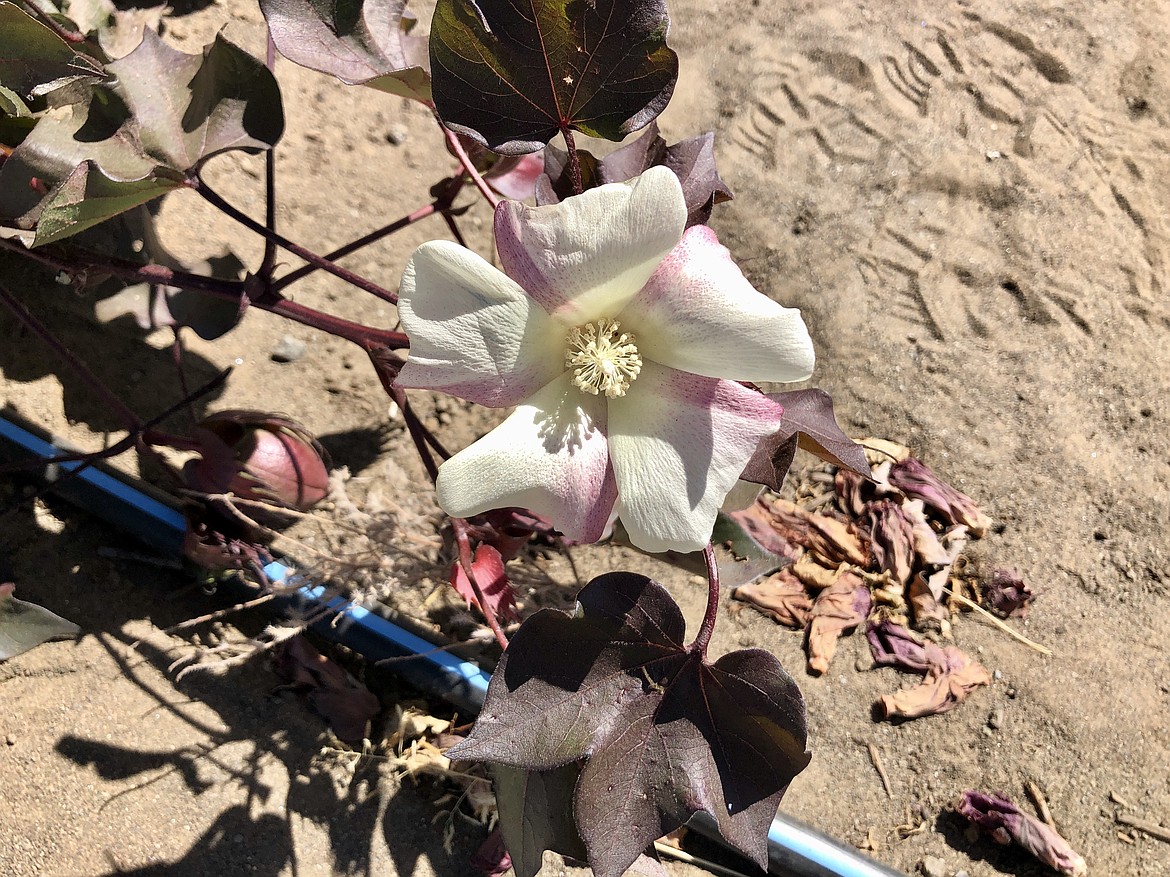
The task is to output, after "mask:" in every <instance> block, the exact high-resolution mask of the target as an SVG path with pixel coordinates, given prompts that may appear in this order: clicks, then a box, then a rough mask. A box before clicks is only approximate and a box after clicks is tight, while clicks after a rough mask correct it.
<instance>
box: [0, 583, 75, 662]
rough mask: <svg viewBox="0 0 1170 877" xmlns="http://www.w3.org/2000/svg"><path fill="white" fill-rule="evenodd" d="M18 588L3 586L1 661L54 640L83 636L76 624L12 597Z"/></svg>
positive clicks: (0, 596)
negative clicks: (80, 634)
mask: <svg viewBox="0 0 1170 877" xmlns="http://www.w3.org/2000/svg"><path fill="white" fill-rule="evenodd" d="M14 590H15V586H14V585H13V584H11V583H8V584H2V585H0V661H7V660H8V659H9V658H14V657H16V656H17V655H19V654H21V653H23V652H27V651H28V650H29V649H31V648H35V647H36V646H39V645H40V644H41V643H45V642H48V641H49V640H51V639H69V638H71V637H75V636H77V634H79V633H81V628H80V627H78V626H77V625H76V624H74V623H73V622H72V621H67V620H66V619H64V618H62V617H61V616H60V615H57V614H55V613H53V612H50V611H49V610H48V609H45V608H44V607H42V606H38V605H36V604H35V603H26V602H25V601H24V600H17V599H16V598H15V597H13V596H12V592H13V591H14Z"/></svg>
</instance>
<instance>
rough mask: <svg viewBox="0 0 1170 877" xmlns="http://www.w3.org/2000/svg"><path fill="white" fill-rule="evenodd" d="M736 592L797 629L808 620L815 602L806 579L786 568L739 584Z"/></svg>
mask: <svg viewBox="0 0 1170 877" xmlns="http://www.w3.org/2000/svg"><path fill="white" fill-rule="evenodd" d="M732 596H733V597H734V598H735V599H736V600H743V601H744V602H745V603H748V604H749V605H751V606H753V607H754V608H756V609H758V610H759V611H760V612H762V613H763V614H764V615H767V616H768V617H770V618H771V619H772V620H773V621H775V622H776V623H777V624H783V625H785V626H786V627H792V628H797V629H800V628H803V627H804V626H805V624H806V623H807V622H808V615H809V611H810V610H811V609H812V605H813V601H812V598H811V597H809V595H808V591H806V590H805V589H804V582H802V581H801V580H800V579H798V578H797V577H796V576H794V575H793V574H792V573H791V572H790V571H789V570H786V569H782V570H780V572H778V573H773V574H772V575H770V576H768V577H767V578H766V579H762V580H761V581H758V582H753V583H751V584H747V585H743V586H741V587H739V588H736V589H735V591H734V592H733V593H732Z"/></svg>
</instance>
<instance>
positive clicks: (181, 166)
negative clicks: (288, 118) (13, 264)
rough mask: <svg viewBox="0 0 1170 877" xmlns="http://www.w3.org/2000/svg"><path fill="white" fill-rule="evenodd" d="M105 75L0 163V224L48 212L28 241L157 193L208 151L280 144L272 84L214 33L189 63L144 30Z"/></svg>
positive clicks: (68, 98) (28, 222)
mask: <svg viewBox="0 0 1170 877" xmlns="http://www.w3.org/2000/svg"><path fill="white" fill-rule="evenodd" d="M107 70H108V71H109V73H111V74H113V77H114V79H113V81H112V83H111V84H109V85H105V84H92V83H91V84H89V85H87V86H85V87H80V88H74V89H70V90H67V91H63V92H61V93H60V94H59V95H58V96H59V102H57V103H56V104H55V105H54V106H52V107H51V108H50V109H49V110H48V111H47V112H46V113H45V115H44V116H43V117H42V118H41V119H40V121H39V122H38V123H37V125H36V127H35V128H33V130H32V131H31V132H30V133H29V134H28V136H27V137H25V138H24V140H23V142H22V143H21V144H20V146H18V147H17V148H16V149H15V150H14V151H13V152H12V154H11V155H10V156H9V157H8V159H7V160H6V161H5V162H4V164H3V166H2V167H0V222H5V223H10V224H12V225H15V226H16V227H17V228H21V229H32V228H35V227H36V226H37V223H38V222H39V221H40V220H41V219H42V214H43V213H44V212H45V211H46V209H47V208H49V207H52V210H51V211H50V214H49V219H48V222H49V228H48V229H47V230H46V231H45V232H44V233H40V232H39V230H38V236H37V239H36V243H37V244H43V243H46V242H48V241H53V240H60V239H61V238H63V237H66V236H67V235H71V234H76V233H78V232H80V231H83V230H84V229H86V228H88V227H90V226H92V225H94V224H95V223H97V222H100V221H101V220H103V219H106V218H108V217H110V216H112V215H115V214H116V213H118V212H121V211H124V210H128V209H130V208H131V207H134V206H136V205H138V204H141V203H143V202H144V201H146V200H149V199H150V198H154V197H157V196H159V195H162V194H164V193H165V192H167V191H169V190H170V189H173V188H175V187H176V186H178V185H180V184H181V183H182V182H183V181H184V180H185V179H186V177H187V176H188V175H189V174H191V173H192V172H194V171H196V170H197V169H198V168H199V167H200V166H201V165H202V164H203V163H204V162H205V161H207V159H209V158H211V157H212V156H213V155H216V154H218V153H220V152H223V151H225V150H228V149H245V150H259V149H267V148H271V147H272V146H273V145H275V143H276V142H277V140H279V139H280V135H281V132H282V130H283V127H284V116H283V112H282V110H281V104H280V91H279V88H278V86H277V84H276V80H275V79H274V78H273V76H272V74H271V73H270V72H269V71H268V70H267V68H265V67H264V65H263V64H261V63H260V62H259V61H257V60H256V59H255V58H253V57H251V56H250V55H248V54H247V53H245V52H244V51H243V50H241V49H239V48H237V47H236V46H234V45H232V44H231V43H229V42H227V41H226V40H224V39H223V38H222V37H217V38H216V41H215V42H214V43H212V44H211V45H210V46H209V47H207V49H206V50H205V51H204V54H203V55H202V56H199V55H187V54H184V53H182V52H179V51H177V50H176V49H172V48H170V47H169V46H167V45H166V44H165V43H163V41H162V40H161V39H160V38H159V37H158V35H157V34H155V33H154V32H153V31H147V32H146V34H145V36H144V38H143V40H142V43H141V44H140V45H139V46H138V48H137V49H135V50H134V51H133V52H131V53H130V54H129V55H127V56H126V57H125V58H122V59H120V60H118V61H114V62H112V63H110V64H109V65H108V66H107ZM83 168H84V170H83ZM91 197H92V198H93V199H95V201H96V202H97V203H95V204H93V205H87V204H85V202H86V201H87V200H88V199H89V198H91Z"/></svg>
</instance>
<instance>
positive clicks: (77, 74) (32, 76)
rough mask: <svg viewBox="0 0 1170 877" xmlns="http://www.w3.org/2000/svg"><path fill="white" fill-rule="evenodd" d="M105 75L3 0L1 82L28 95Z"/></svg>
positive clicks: (1, 7)
mask: <svg viewBox="0 0 1170 877" xmlns="http://www.w3.org/2000/svg"><path fill="white" fill-rule="evenodd" d="M101 75H102V73H101V68H100V66H99V65H98V64H97V63H96V62H95V61H94V60H93V59H92V58H89V57H87V56H85V55H82V54H80V53H78V52H75V51H74V50H73V48H72V47H71V46H70V45H69V44H68V43H67V42H65V40H63V39H61V37H59V36H57V35H56V34H55V33H53V31H51V30H50V29H49V28H47V27H45V25H43V24H41V23H40V22H39V21H37V20H36V19H35V18H33V17H32V16H31V15H29V14H28V13H26V12H24V11H23V10H22V9H20V7H18V6H16V5H15V4H13V3H8V2H0V86H3V87H4V88H6V89H9V90H11V91H13V92H15V93H16V94H17V95H19V96H20V97H21V98H24V99H27V98H28V97H29V96H30V95H32V94H33V93H34V92H38V93H40V92H43V91H47V90H50V89H51V88H55V87H58V86H60V85H64V84H65V83H67V82H70V81H73V80H76V79H79V78H94V77H100V76H101Z"/></svg>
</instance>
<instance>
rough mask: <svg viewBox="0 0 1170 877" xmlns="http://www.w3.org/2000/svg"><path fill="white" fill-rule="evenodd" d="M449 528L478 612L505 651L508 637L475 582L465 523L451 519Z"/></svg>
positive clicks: (464, 521)
mask: <svg viewBox="0 0 1170 877" xmlns="http://www.w3.org/2000/svg"><path fill="white" fill-rule="evenodd" d="M451 526H452V527H453V528H454V529H455V545H456V546H457V547H458V549H459V565H460V566H461V567H463V573H464V575H466V576H467V581H468V582H470V583H471V591H472V593H473V594H475V599H476V602H477V603H479V611H480V612H481V613H483V617H484V618H485V619H486V620H487V623H488V627H490V628H491V629H492V633H494V634H495V635H496V642H498V643H499V644H500V648H502V649H507V648H508V637H507V636H506V635H505V634H504V630H503V628H502V627H500V621H499V619H498V618H496V614H495V613H494V612H492V610H491V609H490V608H488V603H487V599H486V598H485V597H484V593H483V589H482V588H480V586H479V582H477V581H476V580H475V570H474V569H472V557H471V539H470V537H469V536H468V533H467V521H466V520H465V519H463V518H452V519H451Z"/></svg>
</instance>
